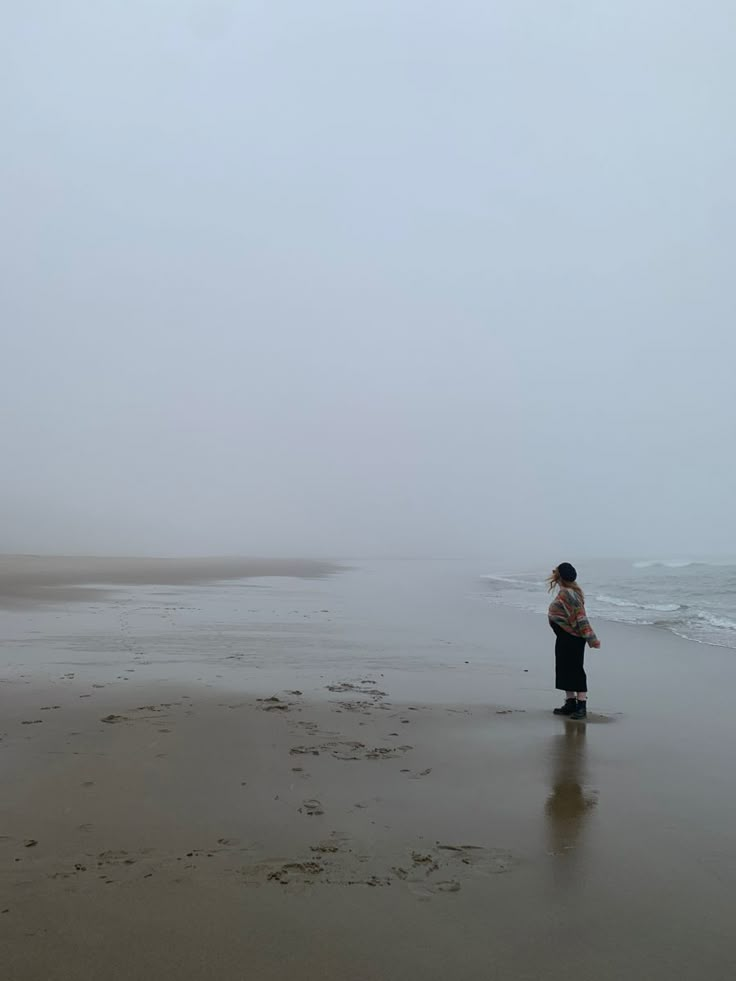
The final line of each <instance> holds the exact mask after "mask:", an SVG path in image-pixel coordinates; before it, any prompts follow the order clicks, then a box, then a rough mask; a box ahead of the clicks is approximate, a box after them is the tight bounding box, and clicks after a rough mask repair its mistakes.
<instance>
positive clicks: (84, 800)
mask: <svg viewBox="0 0 736 981" xmlns="http://www.w3.org/2000/svg"><path fill="white" fill-rule="evenodd" d="M483 571H484V567H483V566H482V564H480V563H475V564H473V563H449V562H448V563H442V562H358V561H350V562H345V563H339V564H331V563H310V562H307V561H300V562H293V563H290V562H289V561H287V560H284V561H283V562H272V563H269V562H264V561H262V560H250V561H246V560H237V559H232V560H206V561H204V560H201V561H200V560H187V561H184V560H136V559H126V560H105V559H96V560H83V559H56V560H47V559H41V558H35V559H34V558H28V557H25V558H18V557H15V558H4V559H2V560H1V561H0V593H1V595H0V606H2V608H3V609H2V613H1V614H0V617H1V622H2V624H3V627H2V638H3V640H2V648H1V651H2V652H1V653H0V766H1V767H2V785H3V795H2V800H1V801H0V949H1V950H2V959H3V977H6V978H8V979H9V981H37V979H41V978H43V979H46V981H62V979H63V981H66V979H69V981H71V979H74V981H80V979H87V978H89V979H92V978H98V977H100V976H102V977H105V978H107V979H109V981H123V979H125V981H127V979H133V978H135V979H140V978H145V979H147V978H159V977H160V978H164V977H177V978H179V979H186V981H188V979H195V978H196V979H199V978H205V977H206V978H216V979H218V981H236V979H238V981H239V979H242V978H246V977H247V978H256V979H259V981H260V979H264V981H271V979H273V981H277V979H278V981H281V979H286V978H292V977H294V976H295V975H296V976H298V977H301V978H304V979H307V981H311V979H320V981H322V979H324V981H375V979H391V981H393V979H396V981H398V979H413V978H417V979H419V978H421V979H426V981H435V979H437V981H439V979H446V978H447V977H448V976H449V977H454V978H457V979H461V981H488V979H496V978H498V979H504V981H517V979H519V981H522V979H524V981H527V979H537V978H540V979H541V978H544V979H550V981H556V979H562V978H568V977H570V976H571V975H575V974H577V973H581V974H583V975H584V976H586V977H589V978H594V979H596V981H620V979H621V978H623V977H627V978H642V979H644V978H647V979H650V978H654V979H659V978H661V979H665V978H667V979H670V978H672V977H676V978H678V979H691V978H692V979H696V978H697V979H699V978H701V977H702V976H707V977H709V978H711V979H715V981H720V979H724V981H725V979H726V978H731V977H733V976H734V974H735V973H736V949H735V945H734V943H733V939H732V933H733V928H732V916H731V909H732V903H733V898H732V897H733V895H734V888H735V887H736V825H735V824H734V821H733V815H734V812H735V810H736V784H735V783H734V770H735V768H734V764H733V742H734V721H733V709H732V694H731V693H732V691H733V687H734V683H735V682H736V655H735V652H734V651H732V650H727V649H721V648H717V647H709V646H707V645H703V644H696V643H693V642H691V641H687V640H684V639H681V638H679V637H677V636H674V635H672V634H668V633H665V632H664V631H658V630H656V629H654V628H651V627H643V626H632V625H629V624H620V623H602V622H601V623H596V624H595V626H596V629H597V632H598V633H599V635H600V637H601V640H602V643H603V647H602V650H601V651H600V652H590V653H589V654H588V655H587V666H588V673H589V680H590V688H591V702H590V716H589V720H588V722H587V723H586V724H576V723H573V722H569V721H565V720H563V719H559V718H556V717H554V716H553V715H552V709H553V708H554V707H555V705H557V704H559V701H560V693H558V692H555V691H554V688H553V684H554V681H553V657H552V650H553V642H554V638H553V635H552V634H551V631H550V630H549V627H548V626H547V624H546V622H545V620H544V618H543V617H540V616H535V615H533V614H530V613H527V612H524V611H521V610H515V609H506V608H503V607H501V606H495V605H492V604H490V603H488V602H486V601H485V600H484V598H483V594H482V591H481V590H480V589H479V587H478V583H479V581H480V576H481V575H482V573H483Z"/></svg>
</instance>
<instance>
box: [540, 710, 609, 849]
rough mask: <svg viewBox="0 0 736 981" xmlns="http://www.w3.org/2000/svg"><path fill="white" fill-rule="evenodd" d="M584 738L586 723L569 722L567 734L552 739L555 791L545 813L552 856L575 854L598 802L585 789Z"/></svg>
mask: <svg viewBox="0 0 736 981" xmlns="http://www.w3.org/2000/svg"><path fill="white" fill-rule="evenodd" d="M585 739H586V726H584V725H582V726H581V725H579V724H578V723H576V722H566V723H565V731H564V733H562V734H561V735H558V736H555V737H554V739H553V742H552V751H551V762H552V793H551V794H550V795H549V797H548V798H547V804H546V806H545V815H546V820H547V833H548V836H549V850H550V851H551V853H552V854H553V855H562V856H570V857H573V856H574V855H575V852H576V850H577V849H578V846H579V845H580V843H581V836H582V832H583V829H584V826H585V823H586V819H587V816H588V815H589V814H590V812H591V810H592V809H593V808H594V807H595V805H596V804H597V802H598V798H597V795H596V793H595V792H594V791H591V790H588V789H585V783H586V765H585ZM565 864H566V865H569V864H571V863H570V862H566V863H565Z"/></svg>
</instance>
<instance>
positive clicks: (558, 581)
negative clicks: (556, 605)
mask: <svg viewBox="0 0 736 981" xmlns="http://www.w3.org/2000/svg"><path fill="white" fill-rule="evenodd" d="M558 586H559V587H560V589H571V590H572V591H573V592H574V593H577V594H578V596H579V597H580V599H581V600H583V601H584V600H585V593H584V592H583V590H582V589H581V587H580V586H578V584H577V583H576V582H568V581H567V579H563V578H562V576H561V575H560V570H559V569H554V570H553V572H552V575H551V576H550V577H549V578H548V579H547V587H548V589H549V592H550V593H551V592H552V591H553V590H554V589H556V588H557V587H558Z"/></svg>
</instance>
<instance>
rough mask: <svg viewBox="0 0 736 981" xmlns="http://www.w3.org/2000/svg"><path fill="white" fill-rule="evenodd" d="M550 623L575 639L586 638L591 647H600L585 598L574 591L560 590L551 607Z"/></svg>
mask: <svg viewBox="0 0 736 981" xmlns="http://www.w3.org/2000/svg"><path fill="white" fill-rule="evenodd" d="M549 622H550V623H556V624H557V626H558V627H562V629H563V630H566V631H567V632H568V633H569V634H573V636H575V637H584V638H585V640H586V641H587V642H588V643H589V644H590V646H591V647H599V646H600V642H599V640H598V638H597V637H596V635H595V632H594V631H593V628H592V627H591V625H590V621H589V620H588V617H587V614H586V612H585V604H584V603H583V598H582V596H581V595H580V594H579V593H577V592H576V591H575V590H574V589H565V588H564V587H563V588H561V589H560V591H559V593H558V594H557V595H556V596H555V598H554V599H553V600H552V602H551V603H550V605H549Z"/></svg>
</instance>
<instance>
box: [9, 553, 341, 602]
mask: <svg viewBox="0 0 736 981" xmlns="http://www.w3.org/2000/svg"><path fill="white" fill-rule="evenodd" d="M335 569H336V566H335V565H334V564H333V563H329V562H314V561H310V560H305V559H241V558H192V559H167V558H163V559H161V558H120V557H113V558H104V557H97V556H62V555H59V556H57V555H53V556H43V555H0V608H6V609H7V608H13V607H16V606H34V605H39V604H43V603H59V602H67V603H68V602H74V601H94V600H96V599H104V598H106V597H108V596H110V595H111V594H113V593H114V590H113V589H110V588H109V587H111V586H116V585H117V586H132V585H139V586H146V585H153V584H159V585H169V586H181V585H184V584H191V583H203V582H216V581H225V580H229V579H246V578H249V579H250V578H254V577H262V576H297V577H303V578H308V577H310V576H322V575H326V574H327V573H329V572H332V571H335Z"/></svg>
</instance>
